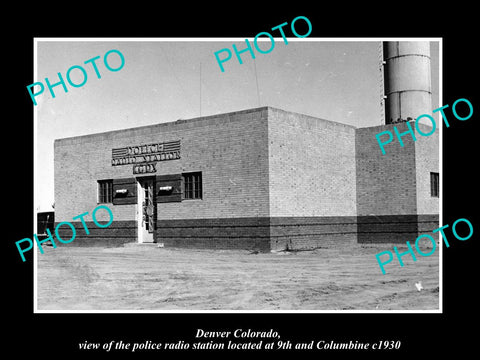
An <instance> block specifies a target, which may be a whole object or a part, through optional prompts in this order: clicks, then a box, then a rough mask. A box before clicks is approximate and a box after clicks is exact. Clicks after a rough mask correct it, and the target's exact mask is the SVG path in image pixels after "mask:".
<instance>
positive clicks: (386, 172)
mask: <svg viewBox="0 0 480 360" xmlns="http://www.w3.org/2000/svg"><path fill="white" fill-rule="evenodd" d="M394 126H396V127H397V128H398V130H399V132H404V131H406V130H408V128H407V127H406V124H405V123H399V124H395V125H381V126H374V127H368V128H360V129H357V130H356V146H355V148H356V153H357V180H356V181H357V215H358V216H368V215H414V214H416V213H417V200H416V174H415V170H416V167H415V143H414V141H413V139H412V138H411V137H410V136H403V138H402V140H403V142H404V146H403V147H401V146H400V144H399V143H398V140H396V137H395V134H394V135H393V136H394V141H393V142H392V143H390V144H388V145H386V146H385V151H386V154H385V155H382V152H381V150H380V147H379V145H378V142H377V139H376V138H375V135H376V134H378V133H380V132H382V131H385V130H390V131H391V132H392V133H393V127H394Z"/></svg>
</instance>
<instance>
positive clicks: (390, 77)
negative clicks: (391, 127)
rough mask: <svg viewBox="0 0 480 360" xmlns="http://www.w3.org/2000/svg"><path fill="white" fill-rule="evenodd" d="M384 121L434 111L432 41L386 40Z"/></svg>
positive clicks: (384, 51) (387, 121) (402, 119)
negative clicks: (431, 63)
mask: <svg viewBox="0 0 480 360" xmlns="http://www.w3.org/2000/svg"><path fill="white" fill-rule="evenodd" d="M383 61H384V66H385V68H384V91H385V97H386V98H385V123H386V124H392V123H396V122H399V121H408V120H415V119H416V118H417V117H418V116H420V115H422V114H431V113H432V89H431V74H430V42H428V41H385V42H383Z"/></svg>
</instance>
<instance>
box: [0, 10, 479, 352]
mask: <svg viewBox="0 0 480 360" xmlns="http://www.w3.org/2000/svg"><path fill="white" fill-rule="evenodd" d="M84 5H85V6H80V5H79V4H77V5H74V6H73V8H75V7H76V6H78V9H77V10H78V11H77V12H75V11H73V10H71V11H70V10H68V11H67V10H66V9H68V8H70V7H69V6H67V7H65V11H63V10H62V9H59V8H58V7H57V8H53V9H49V8H48V7H46V6H45V5H44V4H42V5H41V9H25V10H22V12H20V11H18V10H16V11H14V17H15V18H14V19H13V21H12V22H10V24H17V27H18V28H19V29H20V30H19V31H20V35H17V34H12V38H10V39H8V40H7V45H8V48H9V49H10V50H14V52H13V53H12V52H9V54H11V55H9V56H8V57H7V56H6V55H5V56H4V59H5V58H7V59H8V58H9V61H8V62H7V63H6V64H4V70H5V71H6V73H8V75H9V76H11V77H12V79H9V81H8V84H9V85H8V87H12V88H13V91H11V90H9V91H8V97H9V98H11V99H12V98H13V99H14V104H15V105H10V104H8V103H4V106H6V107H8V108H9V110H12V111H8V114H11V115H10V116H8V118H7V119H6V123H7V128H8V130H10V129H12V127H13V131H8V133H6V134H8V138H10V139H11V140H9V141H8V143H9V146H7V147H5V148H4V150H6V149H9V150H12V147H13V148H14V149H15V154H16V155H15V156H16V158H17V161H15V167H14V169H15V171H11V170H12V169H11V168H10V167H9V166H8V164H4V166H5V167H4V169H5V170H6V171H5V172H4V174H5V175H4V186H7V184H9V185H8V187H9V188H10V189H11V190H9V189H4V193H5V194H6V196H7V198H6V200H7V202H6V204H4V206H6V212H4V214H5V213H6V214H7V219H8V221H7V222H6V223H4V229H5V228H6V229H7V231H6V234H7V236H6V239H5V242H4V246H5V248H4V250H6V258H7V260H8V261H7V266H8V268H7V269H6V273H5V275H6V278H7V279H8V281H7V287H8V288H7V289H6V291H5V292H4V297H5V298H6V301H7V303H8V305H7V306H8V307H7V309H8V310H10V309H12V310H13V311H11V315H10V314H9V316H8V321H7V333H8V335H7V337H8V339H7V341H5V344H6V345H4V346H5V347H6V348H5V349H4V351H7V347H8V348H9V349H11V350H12V351H19V352H23V351H26V350H28V349H31V351H33V352H34V354H35V355H37V356H40V355H43V354H45V355H57V354H58V355H60V354H63V355H70V354H74V353H76V352H78V351H79V350H78V343H79V342H83V341H84V340H89V341H92V342H99V343H100V342H104V341H105V342H106V341H111V340H120V339H121V340H123V341H125V342H127V341H130V342H142V341H145V340H147V339H151V340H155V339H158V341H167V340H171V341H178V340H184V341H185V342H190V341H193V340H194V336H195V332H196V329H197V328H204V329H211V330H230V331H232V330H235V329H237V328H244V329H245V328H251V329H254V330H261V329H266V330H268V329H271V328H272V329H274V330H276V331H278V332H279V333H280V335H281V336H282V338H284V339H290V340H291V341H294V340H300V341H305V342H306V341H310V340H313V339H315V340H319V339H325V340H330V339H334V340H336V341H342V340H347V341H348V340H359V341H370V342H374V341H377V340H401V341H402V347H401V349H400V350H398V351H395V352H394V353H393V352H391V353H390V352H383V351H382V352H376V353H372V352H369V353H368V356H372V355H373V356H382V357H384V356H392V355H396V354H399V355H407V354H408V355H423V354H424V355H430V356H431V355H439V354H442V353H444V352H445V351H450V350H453V351H455V352H456V353H458V354H459V355H460V356H461V354H467V353H468V352H469V351H472V350H475V340H476V334H475V332H476V331H475V329H476V326H475V325H476V324H475V323H472V321H473V314H474V313H475V310H476V309H475V305H476V304H474V299H476V298H477V297H476V292H475V289H476V286H475V285H476V281H475V280H476V278H475V274H476V271H475V270H476V269H477V267H476V266H475V265H476V261H475V260H476V257H477V253H478V234H479V233H480V230H477V229H480V228H479V227H478V211H475V210H474V206H472V205H476V204H475V202H476V201H475V200H476V197H477V196H476V195H477V194H476V192H475V185H476V181H475V180H476V179H477V178H478V177H477V176H476V171H475V170H476V169H475V165H476V164H478V160H477V159H476V156H475V155H476V151H475V146H474V145H475V143H476V141H475V136H476V135H477V133H478V132H477V131H476V130H478V125H477V124H478V120H477V117H478V114H479V112H480V107H478V104H479V101H478V91H475V90H476V89H474V87H475V85H476V84H475V80H478V79H479V78H480V77H479V76H478V75H479V74H478V73H479V71H478V67H477V66H476V64H475V63H474V61H475V60H476V56H477V55H476V50H475V48H476V47H477V46H478V45H477V44H476V41H475V40H476V39H475V38H474V34H475V33H476V30H477V29H476V28H475V27H476V24H477V21H476V19H475V18H474V14H475V13H476V9H475V8H474V7H473V6H468V5H457V4H447V5H449V6H448V9H447V8H445V6H446V5H444V4H440V3H436V4H434V5H430V6H426V7H425V9H424V10H421V9H419V4H418V2H417V3H413V4H410V3H405V2H402V3H398V4H394V3H380V4H378V5H366V4H365V3H363V4H360V5H357V4H355V5H353V6H350V4H349V3H343V4H339V5H340V6H338V8H334V7H329V8H327V7H324V5H325V4H324V3H315V4H314V6H310V7H309V6H307V5H304V6H303V5H302V6H300V7H297V8H296V9H293V4H282V3H275V4H265V5H264V6H265V8H266V9H265V10H263V11H261V10H260V9H259V8H258V5H256V6H250V5H247V4H245V3H223V4H219V5H214V4H211V5H209V4H206V3H203V4H201V6H200V8H199V9H193V8H191V7H190V5H188V4H187V3H184V4H183V5H182V7H178V8H173V9H172V8H169V7H163V6H162V5H160V6H159V5H156V9H155V11H153V9H149V8H148V7H150V5H148V7H147V5H143V4H142V5H141V6H138V7H136V8H135V7H134V6H135V5H134V4H126V3H112V4H110V5H109V8H108V9H106V10H100V9H99V8H98V7H97V6H95V5H93V4H92V6H91V7H90V6H87V5H86V4H84ZM126 5H127V6H126ZM39 6H40V5H39ZM26 7H27V6H26ZM299 15H303V16H306V17H308V18H309V19H310V21H311V23H312V26H313V31H312V33H311V35H310V37H396V36H398V37H442V38H443V54H444V58H443V102H442V104H443V105H445V104H450V106H451V105H452V103H453V102H454V101H455V100H457V99H458V98H467V99H469V100H470V101H471V103H472V104H473V107H474V115H473V117H472V118H471V119H470V120H468V121H464V122H460V121H456V120H453V121H451V122H450V124H451V126H450V128H448V129H446V128H445V127H444V137H443V139H444V150H443V156H444V162H443V177H442V180H443V184H442V185H443V211H444V212H443V214H444V216H443V222H444V224H452V223H453V222H454V221H455V220H456V219H458V218H467V219H469V220H470V221H471V222H472V223H473V224H474V229H475V232H474V235H473V237H472V238H471V239H470V240H468V241H465V242H460V241H456V240H454V241H453V242H451V247H450V248H448V249H446V248H445V247H444V268H443V269H444V270H443V271H444V275H443V276H444V283H443V291H444V298H443V301H444V313H443V314H34V313H33V257H32V256H30V257H29V256H28V255H27V261H26V263H22V262H21V259H20V258H19V257H18V253H17V249H16V247H15V244H14V242H15V241H17V240H19V239H22V238H24V237H31V235H32V234H33V224H32V219H33V214H34V212H33V211H34V208H33V106H32V103H31V99H30V97H29V96H28V93H27V91H26V88H25V87H26V85H28V84H31V83H33V81H34V79H33V38H34V37H181V36H188V37H251V36H254V35H256V34H257V33H258V32H261V31H266V30H267V29H269V28H271V27H273V26H276V25H278V24H281V23H283V22H285V21H287V22H290V21H291V20H292V19H293V18H295V17H296V16H299ZM15 20H17V21H15ZM9 26H11V25H9ZM7 30H8V31H7ZM12 30H13V31H12ZM14 30H15V29H11V28H10V29H5V33H6V35H7V36H9V35H8V34H11V33H12V32H15V31H14ZM12 54H13V56H12ZM10 67H13V69H14V70H13V71H10V70H8V69H10ZM15 70H16V71H15ZM17 104H18V105H17ZM447 114H448V113H447ZM12 115H13V116H12ZM6 137H7V136H6ZM12 152H13V151H12ZM12 152H10V151H8V153H10V154H11V153H12ZM12 220H13V221H12ZM8 312H9V313H10V311H8ZM472 325H473V326H472ZM293 352H294V351H293V350H290V351H286V352H285V353H287V354H289V353H293ZM10 353H11V354H12V352H10ZM83 354H87V356H92V355H93V356H95V355H101V356H108V354H113V356H118V355H119V353H118V352H111V353H105V352H103V351H100V352H88V353H85V352H83ZM139 354H142V355H147V356H155V357H158V356H162V357H163V356H169V355H170V356H178V355H179V354H180V353H175V352H170V353H167V352H163V351H162V352H144V353H137V356H138V355H139ZM201 354H205V355H207V354H208V353H207V352H204V353H201ZM230 354H231V352H222V353H220V355H222V356H229V355H230ZM241 354H243V355H247V354H248V355H249V356H251V355H253V353H250V352H247V351H245V352H241ZM259 354H260V355H265V354H261V353H259ZM278 354H279V351H275V352H272V353H270V355H273V356H278ZM302 354H303V356H304V357H307V355H309V354H308V353H306V352H303V353H302ZM313 355H314V356H315V357H318V356H322V357H325V356H327V357H331V356H333V355H337V356H345V355H347V356H348V355H354V356H355V355H358V353H356V352H342V351H337V352H315V353H313ZM197 356H198V355H197Z"/></svg>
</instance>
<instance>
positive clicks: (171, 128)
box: [55, 108, 268, 221]
mask: <svg viewBox="0 0 480 360" xmlns="http://www.w3.org/2000/svg"><path fill="white" fill-rule="evenodd" d="M266 120H267V110H266V108H259V109H253V110H246V111H239V112H233V113H227V114H221V115H215V116H209V117H204V118H199V119H192V120H182V121H177V122H173V123H165V124H158V125H153V126H147V127H140V128H134V129H127V130H121V131H112V132H108V133H102V134H94V135H88V136H81V137H75V138H68V139H61V140H56V141H55V212H56V214H55V215H56V219H57V220H58V221H64V220H70V219H71V218H72V217H74V216H76V215H78V214H79V213H82V212H85V211H91V210H93V209H94V208H95V207H96V206H97V180H101V179H114V178H128V177H133V174H132V165H122V166H112V165H111V150H112V148H119V147H125V146H135V145H140V144H148V143H154V142H163V141H172V140H178V139H180V140H181V159H179V160H169V161H160V162H157V172H156V173H155V174H153V175H164V174H179V173H183V172H191V171H202V175H203V183H204V184H203V200H194V201H184V202H181V203H168V204H159V205H158V206H159V209H158V219H159V220H161V219H181V218H215V217H236V216H243V217H245V216H267V215H268V182H267V180H268V178H267V176H268V159H267V144H266V141H267V140H266V139H267V121H266ZM110 207H111V209H112V211H113V214H114V219H115V220H132V219H135V217H136V215H135V214H136V205H115V206H114V205H110Z"/></svg>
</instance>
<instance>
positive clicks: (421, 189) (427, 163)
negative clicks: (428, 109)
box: [415, 124, 440, 227]
mask: <svg viewBox="0 0 480 360" xmlns="http://www.w3.org/2000/svg"><path fill="white" fill-rule="evenodd" d="M419 127H420V130H421V131H422V132H423V133H429V132H430V131H431V129H432V128H431V127H430V126H427V125H422V124H420V125H419ZM439 165H440V164H439V129H438V128H437V130H436V131H435V132H434V133H433V134H432V135H430V136H421V135H417V141H416V142H415V166H416V184H417V212H418V214H438V212H439V203H440V202H439V198H438V197H432V196H431V192H430V173H431V172H436V173H439V172H440V171H439ZM437 227H438V226H437Z"/></svg>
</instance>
